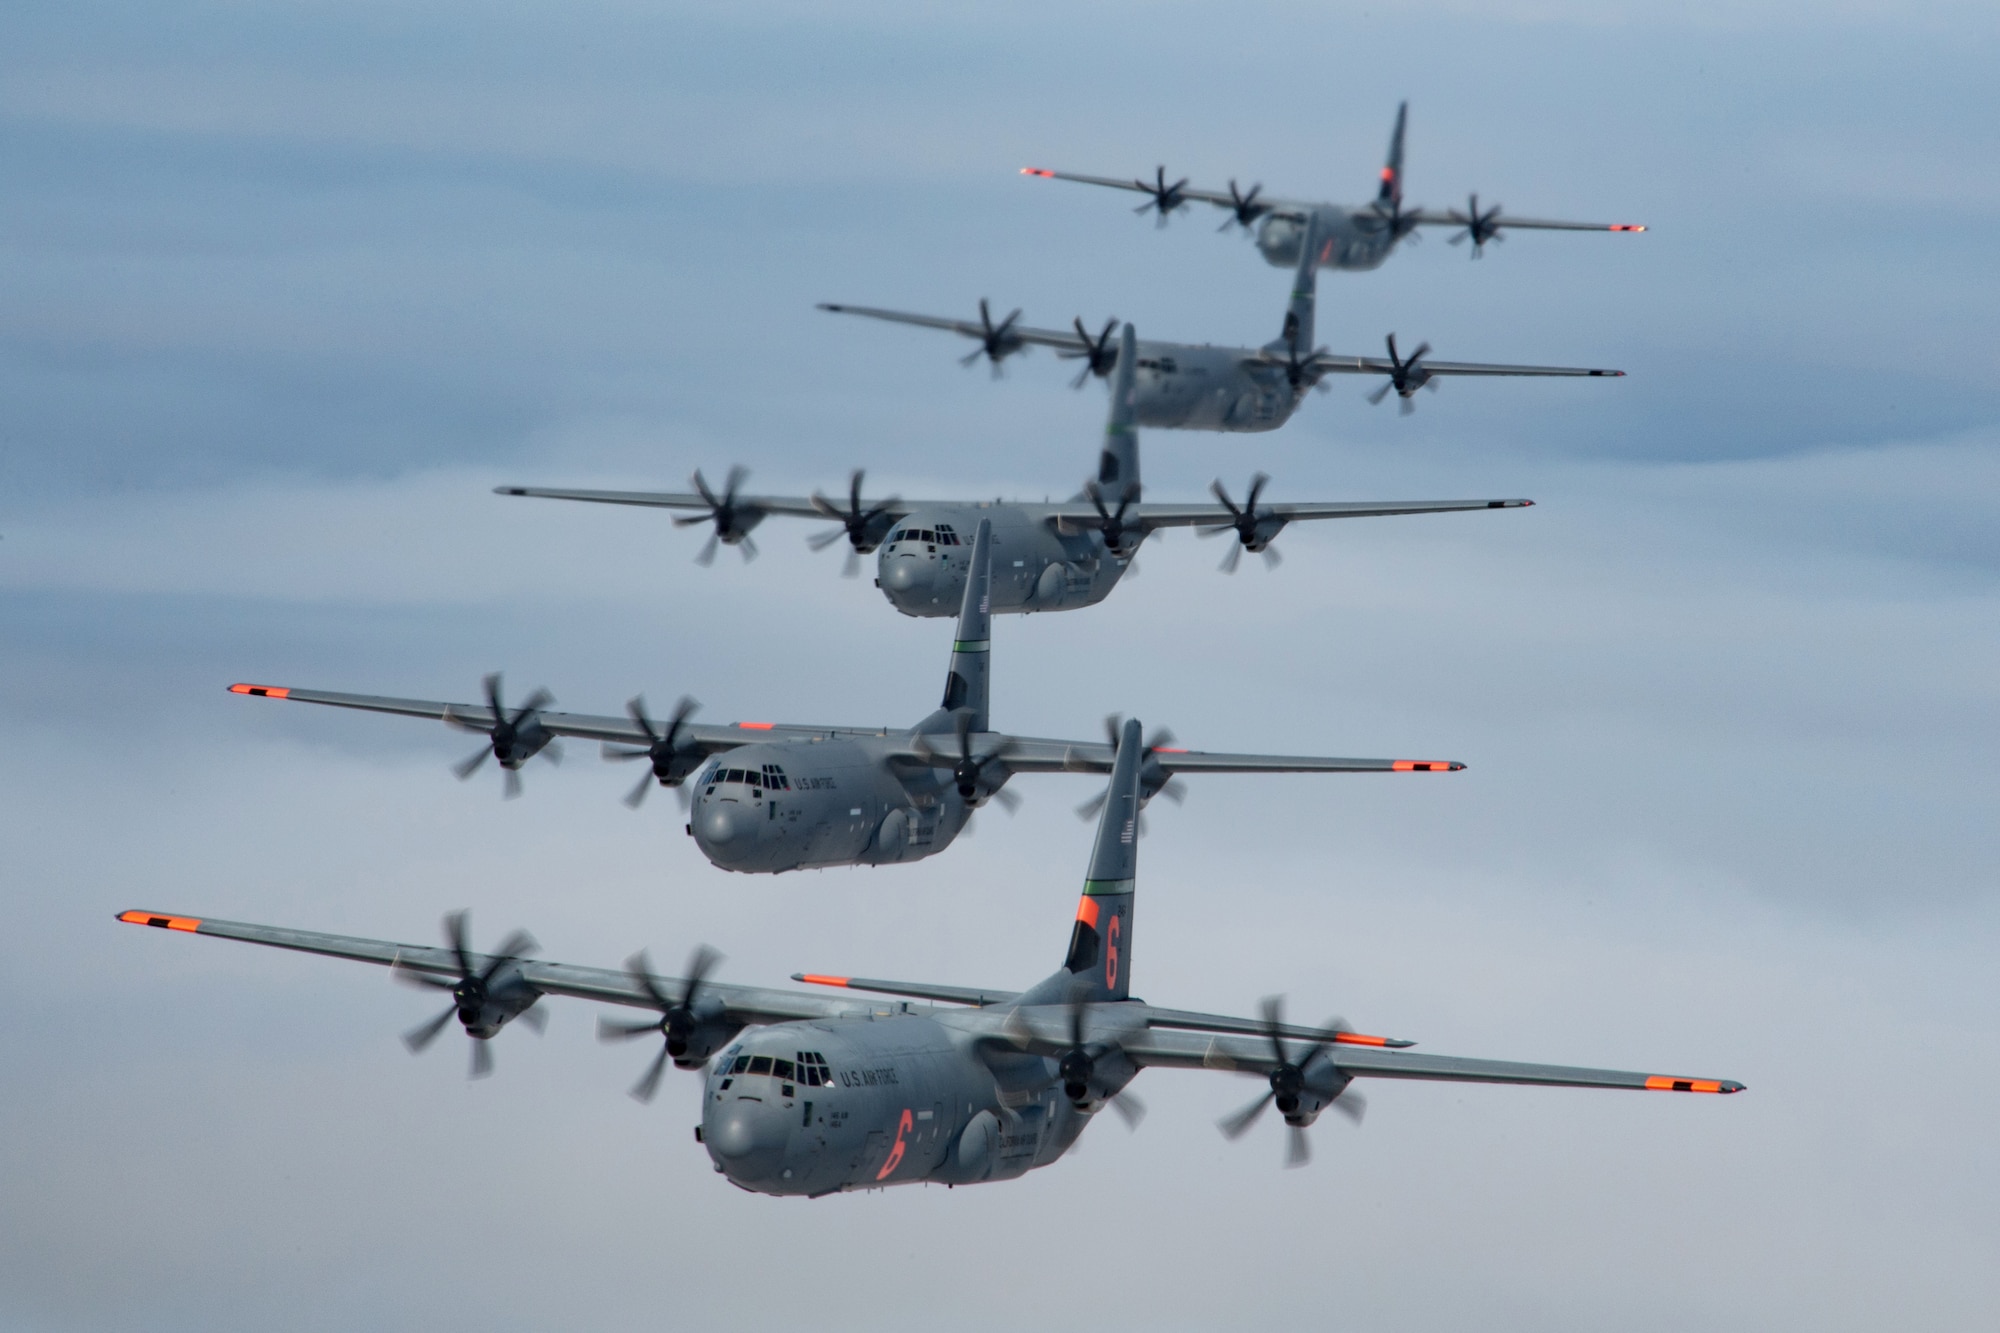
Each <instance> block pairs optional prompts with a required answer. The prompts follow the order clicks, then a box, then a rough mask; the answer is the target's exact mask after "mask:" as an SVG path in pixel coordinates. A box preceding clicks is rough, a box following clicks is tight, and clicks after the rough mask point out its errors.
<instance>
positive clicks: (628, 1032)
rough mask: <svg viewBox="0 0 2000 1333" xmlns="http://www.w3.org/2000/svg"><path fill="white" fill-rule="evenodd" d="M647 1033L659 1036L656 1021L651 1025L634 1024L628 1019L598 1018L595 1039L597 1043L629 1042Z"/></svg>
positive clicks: (658, 1025) (657, 1022)
mask: <svg viewBox="0 0 2000 1333" xmlns="http://www.w3.org/2000/svg"><path fill="white" fill-rule="evenodd" d="M649 1032H650V1033H652V1034H653V1035H655V1036H658V1035H659V1032H660V1024H659V1021H658V1020H657V1019H656V1020H654V1021H653V1022H651V1023H635V1022H632V1021H631V1020H629V1019H622V1018H606V1017H603V1016H600V1017H599V1018H598V1020H597V1039H598V1040H599V1041H630V1040H632V1038H634V1037H643V1036H645V1035H646V1034H647V1033H649Z"/></svg>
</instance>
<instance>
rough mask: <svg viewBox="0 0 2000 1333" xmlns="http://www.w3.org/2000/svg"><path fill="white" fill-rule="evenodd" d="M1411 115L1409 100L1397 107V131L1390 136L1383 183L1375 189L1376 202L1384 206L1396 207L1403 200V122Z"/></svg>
mask: <svg viewBox="0 0 2000 1333" xmlns="http://www.w3.org/2000/svg"><path fill="white" fill-rule="evenodd" d="M1409 116H1410V104H1409V103H1408V102H1403V103H1401V104H1399V105H1398V106H1397V107H1396V131H1395V133H1393V134H1391V135H1390V136H1389V160H1388V162H1386V163H1385V164H1384V165H1383V167H1382V185H1381V187H1380V188H1379V189H1377V190H1376V191H1375V202H1376V203H1378V204H1380V205H1382V206H1383V207H1384V208H1389V209H1394V208H1396V207H1397V206H1398V205H1400V204H1401V203H1402V202H1403V123H1404V122H1405V121H1406V120H1408V119H1409Z"/></svg>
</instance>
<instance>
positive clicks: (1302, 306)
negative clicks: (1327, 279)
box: [1266, 212, 1333, 357]
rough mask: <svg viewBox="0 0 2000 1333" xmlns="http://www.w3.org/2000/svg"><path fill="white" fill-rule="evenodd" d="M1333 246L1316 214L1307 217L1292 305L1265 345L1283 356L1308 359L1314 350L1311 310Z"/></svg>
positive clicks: (1294, 278) (1317, 296) (1293, 278)
mask: <svg viewBox="0 0 2000 1333" xmlns="http://www.w3.org/2000/svg"><path fill="white" fill-rule="evenodd" d="M1332 245H1333V240H1332V238H1331V237H1325V236H1322V235H1321V233H1320V224H1319V214H1318V213H1317V212H1315V213H1313V214H1311V215H1309V216H1308V217H1307V218H1306V234H1305V236H1304V237H1302V238H1301V239H1300V241H1299V266H1298V268H1297V269H1296V270H1295V271H1294V272H1293V274H1292V303H1291V305H1289V306H1287V307H1286V309H1285V327H1284V328H1283V329H1282V330H1280V331H1279V333H1278V337H1277V340H1276V341H1275V342H1271V343H1267V344H1266V346H1267V347H1269V348H1270V349H1271V350H1272V351H1274V352H1278V353H1281V354H1285V355H1296V356H1301V357H1303V356H1308V355H1310V354H1311V352H1312V347H1313V307H1314V305H1316V304H1317V303H1318V299H1319V266H1320V263H1321V261H1322V260H1323V259H1324V258H1325V257H1326V255H1325V252H1326V251H1327V249H1329V248H1330V247H1331V246H1332Z"/></svg>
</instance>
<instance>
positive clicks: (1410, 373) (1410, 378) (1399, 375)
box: [1368, 333, 1437, 416]
mask: <svg viewBox="0 0 2000 1333" xmlns="http://www.w3.org/2000/svg"><path fill="white" fill-rule="evenodd" d="M1430 350H1431V345H1430V344H1429V343H1418V344H1417V350H1416V351H1414V352H1412V353H1410V355H1409V359H1408V360H1404V359H1403V358H1401V357H1399V356H1397V355H1396V335H1395V334H1393V333H1392V334H1390V335H1389V382H1388V383H1387V384H1384V385H1383V386H1382V387H1381V388H1379V389H1377V390H1376V391H1375V392H1374V393H1371V394H1369V395H1368V401H1369V402H1371V403H1380V402H1381V401H1382V400H1383V399H1384V398H1387V397H1388V396H1389V391H1390V390H1391V389H1394V390H1395V391H1396V396H1397V397H1399V398H1401V399H1402V400H1403V401H1402V402H1401V403H1400V404H1398V406H1397V411H1399V412H1400V413H1401V414H1402V415H1404V416H1408V415H1410V413H1412V412H1414V411H1416V410H1417V405H1416V404H1415V403H1414V402H1411V401H1410V396H1411V395H1412V394H1414V393H1415V392H1416V391H1417V390H1419V389H1422V388H1425V387H1428V388H1429V389H1430V391H1431V392H1432V393H1436V392H1437V381H1436V380H1434V379H1432V378H1431V373H1430V371H1428V370H1426V369H1424V367H1423V365H1422V364H1421V363H1422V361H1423V359H1424V357H1425V356H1426V355H1427V354H1428V353H1429V352H1430Z"/></svg>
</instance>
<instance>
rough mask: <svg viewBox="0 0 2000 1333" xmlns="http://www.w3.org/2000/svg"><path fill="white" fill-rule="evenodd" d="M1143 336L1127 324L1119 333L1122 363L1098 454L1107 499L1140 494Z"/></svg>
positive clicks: (1113, 379)
mask: <svg viewBox="0 0 2000 1333" xmlns="http://www.w3.org/2000/svg"><path fill="white" fill-rule="evenodd" d="M1138 362H1139V336H1138V334H1136V333H1134V332H1133V331H1132V326H1131V325H1130V324H1127V325H1126V326H1125V327H1124V329H1123V330H1121V331H1120V332H1119V334H1118V364H1117V365H1116V366H1114V367H1113V368H1112V371H1111V416H1110V419H1109V420H1108V421H1107V422H1106V423H1105V426H1104V448H1103V450H1102V452H1100V453H1099V454H1098V455H1097V485H1098V488H1099V489H1100V490H1101V491H1103V493H1104V498H1105V500H1106V502H1107V503H1110V504H1116V503H1118V501H1119V500H1120V499H1122V498H1124V496H1125V495H1126V494H1127V493H1128V492H1129V493H1130V494H1131V495H1132V496H1133V497H1134V498H1135V499H1136V498H1137V496H1138V494H1139V408H1138V405H1137V402H1136V400H1135V397H1134V394H1135V392H1136V389H1135V386H1136V384H1137V380H1138V374H1139V365H1138Z"/></svg>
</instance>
